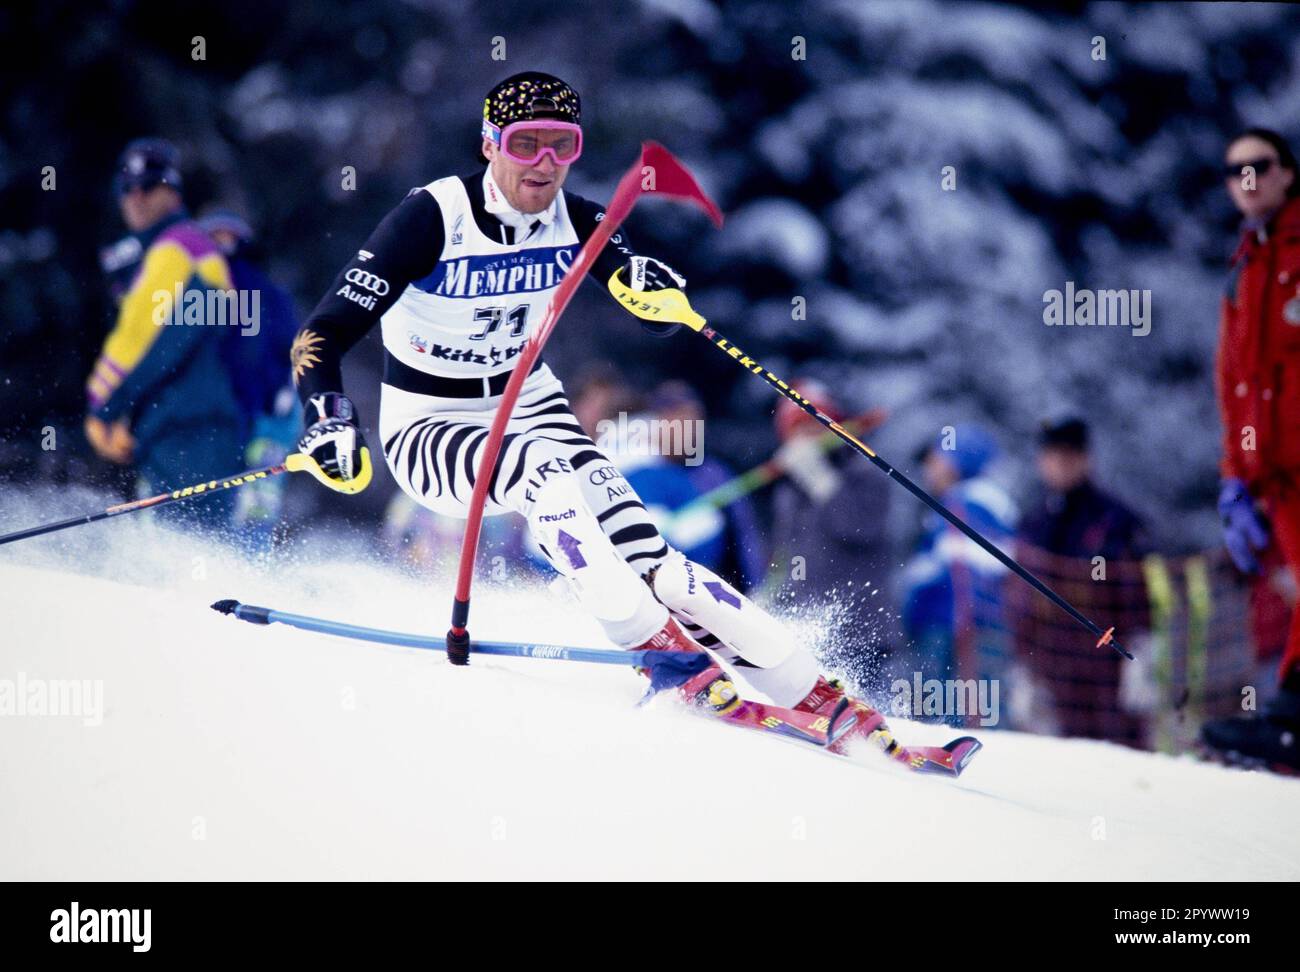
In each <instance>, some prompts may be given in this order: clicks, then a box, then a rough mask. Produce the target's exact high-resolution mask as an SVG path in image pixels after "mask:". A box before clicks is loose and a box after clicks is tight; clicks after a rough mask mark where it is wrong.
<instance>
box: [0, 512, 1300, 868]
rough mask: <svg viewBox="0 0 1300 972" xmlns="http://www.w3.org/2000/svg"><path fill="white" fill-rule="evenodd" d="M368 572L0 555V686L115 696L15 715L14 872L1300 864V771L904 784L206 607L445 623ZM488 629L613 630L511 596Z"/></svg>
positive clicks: (163, 556) (611, 705) (515, 633)
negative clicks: (67, 683)
mask: <svg viewBox="0 0 1300 972" xmlns="http://www.w3.org/2000/svg"><path fill="white" fill-rule="evenodd" d="M6 519H7V518H6ZM16 525H18V524H15V523H12V522H10V523H6V524H5V526H6V528H13V527H14V526H16ZM364 560H365V558H363V557H358V556H357V554H356V552H355V551H354V550H352V549H351V548H350V547H348V546H347V545H346V544H341V543H338V544H336V543H326V542H323V541H322V540H321V539H320V538H312V539H310V540H308V541H306V542H305V543H304V545H303V552H302V553H301V555H300V556H298V557H296V558H294V559H293V560H291V561H287V560H285V559H283V558H281V559H280V560H278V561H277V562H276V563H275V564H274V565H273V566H269V567H268V566H265V565H263V566H258V565H254V564H249V563H247V562H245V561H243V560H241V559H239V558H236V557H234V556H231V555H228V554H223V553H220V552H215V551H214V549H213V548H212V547H211V546H208V545H204V544H202V543H200V542H197V541H195V540H193V539H190V538H182V537H177V536H173V535H169V534H167V533H163V532H161V531H159V530H157V529H155V528H154V527H153V526H152V525H150V524H147V523H145V522H144V521H143V518H135V519H134V520H133V521H131V522H128V521H125V520H124V521H120V522H116V523H107V524H98V525H93V526H88V527H81V528H77V529H75V530H73V531H69V532H67V533H64V534H61V535H57V536H54V537H48V538H42V539H38V540H31V541H24V542H23V543H20V544H15V545H13V546H10V547H8V548H5V549H4V550H3V551H0V592H3V593H2V594H0V597H3V601H4V632H3V639H2V640H3V646H2V647H0V680H10V681H12V682H13V683H14V684H15V685H16V684H17V680H18V679H19V678H20V675H21V677H22V678H24V679H26V680H27V682H28V683H30V682H31V681H32V680H37V679H45V680H54V679H77V680H81V679H90V680H99V681H102V686H103V703H104V704H103V713H102V723H101V724H99V725H87V724H86V722H87V721H88V720H87V719H84V718H77V717H73V716H58V717H56V716H36V715H25V716H21V715H5V716H0V781H2V788H0V795H2V799H0V879H5V880H13V879H20V880H29V879H37V880H115V879H126V880H158V879H181V880H189V879H217V880H225V879H367V880H369V879H471V880H473V879H508V878H513V879H711V878H712V879H729V880H737V879H739V880H756V879H763V878H784V879H808V880H840V879H852V880H864V881H866V880H870V881H876V882H880V881H911V880H933V879H958V880H960V879H994V880H997V879H1037V878H1046V879H1055V878H1061V879H1084V880H1093V879H1118V880H1154V879H1193V880H1218V879H1267V880H1281V879H1289V880H1295V879H1297V878H1300V831H1297V829H1296V828H1295V826H1294V821H1295V820H1296V819H1297V817H1298V816H1300V781H1297V780H1293V779H1284V778H1279V777H1275V776H1271V775H1267V774H1262V773H1248V772H1242V771H1235V770H1228V769H1224V768H1221V767H1216V766H1210V765H1204V764H1201V763H1198V762H1195V761H1193V760H1190V759H1174V758H1169V757H1165V756H1159V755H1150V754H1144V753H1138V752H1132V751H1128V750H1125V749H1123V748H1120V747H1117V746H1111V745H1106V744H1101V743H1094V742H1083V741H1063V740H1058V739H1049V738H1041V737H1034V736H1029V735H1022V734H1015V733H1006V732H998V731H985V732H977V733H976V735H979V736H980V737H981V738H982V739H983V741H984V743H985V748H984V750H983V751H982V752H981V753H980V754H979V755H978V756H977V757H976V759H975V760H974V761H973V762H972V763H971V765H970V767H969V769H968V770H967V772H966V773H965V774H964V775H963V776H962V778H961V779H959V780H948V779H943V778H939V777H918V776H912V775H909V774H908V773H907V772H906V771H904V770H901V769H899V768H896V767H894V766H893V765H892V764H889V763H887V762H886V761H885V760H884V759H883V758H882V757H880V756H879V755H877V754H876V753H874V752H868V753H863V754H861V756H860V759H861V760H862V761H861V762H859V763H854V762H849V761H843V760H836V759H834V758H832V757H828V756H826V755H824V754H821V753H818V752H817V751H815V750H810V749H805V748H803V747H800V746H798V745H797V744H790V743H783V742H781V741H779V740H776V739H772V738H766V737H763V736H761V735H759V734H757V733H750V732H746V731H742V730H738V729H735V728H731V727H727V726H725V725H721V724H718V723H715V722H712V721H710V720H708V719H706V718H701V717H697V716H694V715H691V714H689V713H687V712H685V711H683V710H681V709H680V708H679V707H678V706H677V705H676V704H675V703H671V702H670V701H669V700H666V699H661V700H659V701H657V702H656V703H654V704H652V705H651V706H648V707H645V708H638V707H637V706H636V705H635V702H636V700H637V699H638V697H639V696H640V693H641V690H642V680H641V678H640V677H639V676H638V675H636V674H635V673H633V672H632V671H631V670H624V669H619V668H607V667H604V666H593V665H583V664H577V663H570V662H560V661H549V660H529V659H504V660H503V659H495V658H488V659H476V660H475V661H474V663H473V664H472V665H471V666H470V667H468V668H459V669H458V668H453V667H452V666H450V665H449V664H448V663H447V661H446V659H445V657H443V656H442V655H441V654H435V653H431V652H427V651H418V650H410V649H400V648H388V647H382V646H377V645H371V644H364V643H358V642H354V641H348V640H344V639H340V638H334V637H325V636H320V635H313V634H308V633H305V632H300V631H295V630H292V629H288V628H284V627H282V626H274V627H269V628H268V627H256V626H253V625H249V624H245V623H241V622H239V621H236V620H234V619H232V618H228V617H223V616H220V615H218V614H216V613H215V612H213V611H211V610H209V609H208V605H209V604H210V603H211V602H212V601H214V600H217V599H218V598H223V597H235V598H238V599H240V600H242V601H244V602H245V603H250V604H262V605H269V606H273V607H277V608H279V609H281V610H285V611H290V612H295V613H304V614H318V615H323V616H326V617H330V618H334V619H339V620H345V621H350V622H353V623H359V624H369V625H375V626H384V627H396V628H402V629H405V630H416V631H423V632H428V633H440V632H443V631H445V629H446V619H447V616H448V611H449V607H450V601H451V593H450V583H449V581H447V580H446V579H430V578H427V577H420V576H414V575H412V574H411V573H409V572H404V571H400V570H398V569H395V568H392V567H387V566H383V565H381V564H376V563H374V562H373V561H371V562H369V563H365V562H364ZM471 631H472V633H473V634H474V635H475V636H477V637H479V638H484V639H488V638H493V639H516V640H519V639H531V640H546V641H554V642H567V643H580V644H589V645H602V644H603V643H604V642H603V640H602V638H601V636H600V632H599V629H598V628H597V627H596V626H595V625H594V624H593V623H591V622H589V621H587V620H585V619H581V618H577V617H575V616H574V613H573V611H572V609H570V608H568V607H566V606H562V605H558V604H557V603H556V602H555V601H554V600H553V599H552V598H551V595H550V594H548V593H547V592H546V591H545V590H544V589H539V588H527V587H526V588H523V589H520V588H518V587H513V588H512V587H511V586H509V585H508V584H498V585H497V586H495V587H493V586H490V585H487V584H480V585H479V587H478V589H477V591H476V593H475V596H474V601H473V615H472V619H471ZM89 721H91V722H93V721H95V720H94V719H91V720H89ZM891 722H892V723H893V724H894V727H895V730H896V733H897V735H898V736H900V737H901V738H903V739H904V740H905V741H917V742H934V743H937V742H942V741H944V740H945V738H946V737H948V736H950V735H951V734H952V732H951V730H949V729H946V728H944V727H938V726H927V725H920V724H912V723H907V722H903V721H900V720H897V719H892V720H891Z"/></svg>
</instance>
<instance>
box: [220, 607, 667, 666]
mask: <svg viewBox="0 0 1300 972" xmlns="http://www.w3.org/2000/svg"><path fill="white" fill-rule="evenodd" d="M212 609H213V610H214V611H218V612H220V613H221V614H229V615H232V616H234V617H236V618H238V619H239V620H240V621H247V622H249V623H250V624H284V625H288V626H289V627H291V628H298V629H299V630H301V631H314V632H316V633H317V634H328V635H338V636H339V637H342V638H354V639H356V640H358V641H372V642H375V643H376V644H381V645H397V646H399V647H402V648H421V649H424V650H426V651H442V652H445V651H446V650H447V639H446V637H444V636H439V637H437V638H431V637H428V636H427V635H418V634H409V633H406V632H401V631H385V630H384V629H382V628H366V627H363V626H361V625H356V624H344V623H343V622H341V621H329V620H327V619H325V618H313V617H308V616H307V615H304V614H290V613H288V612H287V611H277V610H275V609H274V608H265V607H256V606H255V605H252V604H241V603H240V602H239V601H236V600H225V601H217V603H215V604H213V605H212ZM470 654H473V655H506V656H510V657H515V658H554V659H558V660H559V661H576V662H591V663H592V664H596V665H630V666H632V667H633V668H649V667H653V666H654V665H655V664H657V663H658V661H659V659H658V658H657V657H656V658H654V659H649V658H647V655H649V654H651V653H650V652H647V651H622V650H619V649H615V648H574V647H572V646H569V645H543V644H535V643H531V642H530V643H520V642H513V641H477V640H476V641H474V642H473V645H472V647H471V649H470ZM655 654H656V656H657V655H661V654H662V652H656V653H655Z"/></svg>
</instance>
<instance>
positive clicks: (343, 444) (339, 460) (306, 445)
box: [298, 392, 371, 493]
mask: <svg viewBox="0 0 1300 972" xmlns="http://www.w3.org/2000/svg"><path fill="white" fill-rule="evenodd" d="M303 419H304V422H305V424H306V426H307V431H306V432H304V433H303V434H302V437H301V438H300V439H299V440H298V451H299V452H301V453H302V454H303V455H305V456H307V457H308V458H309V459H311V460H312V461H313V462H315V464H316V465H317V466H318V467H319V468H320V472H321V473H323V477H322V476H317V477H316V478H317V479H320V480H321V482H323V483H325V484H326V485H327V486H331V487H333V488H336V489H339V490H340V491H341V492H349V493H351V492H359V491H360V490H361V489H364V488H365V484H367V483H368V482H369V480H370V473H371V470H370V450H369V449H367V448H366V440H365V439H363V438H362V437H361V430H360V429H359V428H357V410H356V408H355V407H354V406H353V404H352V401H351V400H350V399H349V398H348V397H347V396H346V395H343V394H341V393H339V392H321V393H320V394H317V395H312V396H311V398H309V399H307V405H306V407H305V409H304V412H303Z"/></svg>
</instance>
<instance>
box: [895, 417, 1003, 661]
mask: <svg viewBox="0 0 1300 972" xmlns="http://www.w3.org/2000/svg"><path fill="white" fill-rule="evenodd" d="M997 451H998V450H997V445H996V443H994V441H993V439H992V438H991V437H990V436H989V435H988V433H987V432H985V431H984V430H983V429H981V428H980V427H978V426H975V425H959V426H957V427H955V428H952V427H949V428H947V429H945V430H944V434H943V435H941V436H940V437H939V439H938V440H937V441H935V442H934V443H933V444H932V445H930V446H929V447H928V449H927V450H926V452H925V456H924V460H923V467H922V468H923V474H924V479H925V484H926V488H927V489H928V490H929V491H930V493H931V494H932V495H934V496H935V497H936V498H937V499H938V500H939V501H940V502H941V503H943V504H944V505H945V506H946V507H947V508H948V509H950V510H951V511H952V512H953V513H955V514H956V515H957V516H958V517H960V518H961V519H962V520H963V521H964V522H965V523H967V524H968V525H970V526H971V527H974V528H975V529H976V530H977V531H979V532H980V533H981V534H982V535H983V536H984V537H986V538H987V539H988V540H990V541H992V542H993V543H994V544H995V545H997V546H998V547H999V548H1001V549H1004V550H1005V549H1009V548H1010V544H1011V539H1012V536H1013V534H1014V531H1015V525H1016V518H1017V514H1016V508H1015V505H1014V503H1012V501H1011V498H1010V497H1009V496H1008V495H1007V493H1006V491H1005V490H1003V489H1002V487H1000V486H998V485H997V484H996V483H994V482H993V481H992V480H990V479H988V478H986V477H985V475H984V473H985V471H986V469H987V467H988V466H989V464H990V463H991V462H992V461H993V459H994V458H995V457H996V456H997ZM922 531H923V532H922V536H921V539H920V542H919V544H918V547H917V550H916V553H915V554H914V555H913V556H912V558H911V560H909V561H908V563H907V566H906V568H905V571H904V588H905V595H904V607H903V626H904V629H905V631H906V632H907V635H908V637H909V638H910V639H911V642H912V645H913V649H914V651H915V653H916V656H917V662H918V664H919V666H920V668H921V671H922V673H923V674H924V675H925V677H927V678H929V677H935V678H1002V677H1004V676H1005V674H1006V665H1007V657H1006V656H1007V644H1008V641H1007V630H1006V627H1007V626H1006V621H1005V619H1004V618H1003V610H1002V583H1003V579H1004V577H1005V575H1006V568H1005V567H1003V566H1002V564H1000V563H999V562H998V561H997V560H996V559H994V558H993V557H992V556H991V555H990V554H988V553H987V552H985V551H984V550H982V549H981V548H980V547H979V546H978V545H977V544H976V543H975V542H974V541H973V540H971V539H970V538H968V537H967V536H966V535H965V534H963V533H962V532H961V531H960V530H958V529H957V528H956V527H954V526H952V525H951V524H950V523H948V522H947V521H946V520H944V519H943V518H942V517H940V516H939V515H938V514H936V513H933V512H927V513H926V515H925V519H924V521H923V526H922Z"/></svg>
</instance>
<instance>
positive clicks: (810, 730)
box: [703, 698, 981, 776]
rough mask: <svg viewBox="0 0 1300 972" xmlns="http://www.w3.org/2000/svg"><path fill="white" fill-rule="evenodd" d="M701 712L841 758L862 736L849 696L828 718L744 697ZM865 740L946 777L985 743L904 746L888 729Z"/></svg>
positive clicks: (918, 768) (918, 769)
mask: <svg viewBox="0 0 1300 972" xmlns="http://www.w3.org/2000/svg"><path fill="white" fill-rule="evenodd" d="M703 711H704V712H706V713H708V714H710V715H712V716H714V717H716V718H718V719H721V720H722V721H723V722H726V723H728V724H729V725H733V726H740V727H742V728H746V729H757V730H759V731H761V732H766V733H771V734H773V735H776V736H779V737H781V738H784V739H791V740H794V741H796V742H800V743H805V744H807V745H810V746H814V747H816V748H817V749H819V750H821V751H822V752H825V753H828V754H830V755H832V756H836V757H839V758H841V759H843V758H847V757H848V755H849V754H848V746H847V743H848V741H849V740H850V739H853V738H863V737H862V736H860V735H858V734H855V733H854V732H853V730H854V729H855V728H857V726H858V720H859V718H860V716H861V714H862V713H861V710H859V709H858V708H857V707H855V706H854V705H853V704H852V703H850V702H849V701H848V700H847V699H845V701H844V702H843V703H841V705H840V707H839V708H838V709H836V711H835V712H834V713H833V714H832V715H831V716H830V717H827V716H820V715H816V714H814V713H810V712H800V711H798V710H796V709H787V708H784V707H782V706H779V705H770V704H768V703H765V702H753V701H750V700H748V699H740V698H737V699H736V702H735V704H733V705H732V706H730V707H728V708H726V709H723V710H718V711H713V710H710V709H708V708H705V709H703ZM865 738H867V739H870V740H871V742H873V743H874V744H876V745H877V746H879V747H880V749H881V752H883V753H884V755H885V756H887V757H888V758H889V759H892V760H894V761H895V762H897V763H901V764H902V765H903V766H905V767H907V768H908V769H909V770H912V771H913V772H917V773H941V774H944V775H947V776H960V775H961V772H962V770H964V769H965V768H966V765H967V764H968V763H969V762H970V761H971V759H972V758H973V757H974V756H975V754H976V753H977V752H978V751H979V749H980V747H981V743H980V742H979V740H978V739H975V738H974V737H972V736H961V737H959V738H957V739H954V740H952V741H951V742H949V743H947V744H946V745H943V746H904V745H901V744H900V743H899V742H898V741H897V740H895V739H894V737H893V734H892V733H890V731H889V730H888V729H887V728H881V729H876V730H873V731H872V732H871V733H870V734H869V735H868V736H866V737H865Z"/></svg>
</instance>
